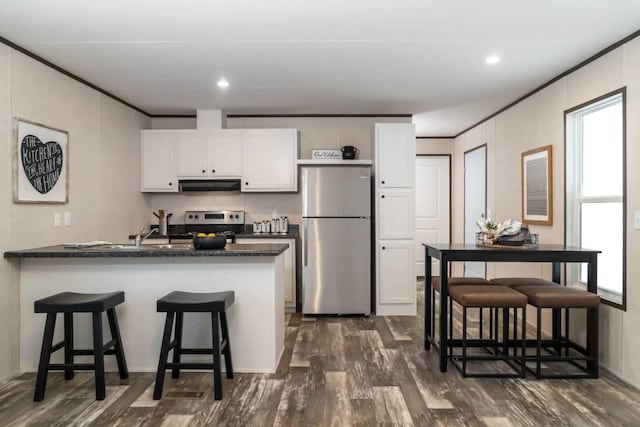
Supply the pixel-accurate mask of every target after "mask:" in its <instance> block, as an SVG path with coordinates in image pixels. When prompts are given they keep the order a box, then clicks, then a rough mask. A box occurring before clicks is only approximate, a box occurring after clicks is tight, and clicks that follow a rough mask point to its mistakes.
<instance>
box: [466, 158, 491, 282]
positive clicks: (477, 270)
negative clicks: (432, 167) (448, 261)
mask: <svg viewBox="0 0 640 427" xmlns="http://www.w3.org/2000/svg"><path fill="white" fill-rule="evenodd" d="M486 212H487V146H486V145H483V146H480V147H478V148H475V149H473V150H471V151H467V152H466V153H465V154H464V242H465V243H468V244H475V241H476V232H477V231H478V226H477V225H476V221H477V220H479V219H481V218H484V217H485V216H486ZM485 267H486V265H485V263H484V262H465V263H464V275H465V277H485V276H486V272H485Z"/></svg>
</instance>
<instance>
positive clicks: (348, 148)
mask: <svg viewBox="0 0 640 427" xmlns="http://www.w3.org/2000/svg"><path fill="white" fill-rule="evenodd" d="M340 150H341V151H342V158H343V159H345V160H353V159H355V158H356V153H357V152H358V149H357V148H356V147H354V146H353V145H345V146H344V147H342V148H341V149H340Z"/></svg>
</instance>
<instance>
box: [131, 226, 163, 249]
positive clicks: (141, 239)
mask: <svg viewBox="0 0 640 427" xmlns="http://www.w3.org/2000/svg"><path fill="white" fill-rule="evenodd" d="M156 231H158V229H157V228H152V229H151V231H149V232H148V233H147V234H145V235H144V236H143V235H142V233H143V232H144V228H143V229H142V230H140V232H139V233H138V234H137V235H136V246H140V245H141V244H142V242H144V241H145V240H146V239H147V238H148V237H149V236H151V235H152V234H153V233H155V232H156Z"/></svg>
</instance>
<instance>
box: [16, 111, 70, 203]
mask: <svg viewBox="0 0 640 427" xmlns="http://www.w3.org/2000/svg"><path fill="white" fill-rule="evenodd" d="M16 121H17V129H16V134H17V140H16V150H15V155H14V162H13V169H14V180H13V182H14V185H13V200H14V202H16V203H67V202H68V173H69V134H68V133H67V132H65V131H63V130H59V129H54V128H51V127H48V126H44V125H41V124H37V123H32V122H29V121H27V120H23V119H16Z"/></svg>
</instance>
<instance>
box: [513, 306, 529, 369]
mask: <svg viewBox="0 0 640 427" xmlns="http://www.w3.org/2000/svg"><path fill="white" fill-rule="evenodd" d="M514 356H515V355H514ZM521 362H522V364H521V366H522V378H524V377H525V376H526V374H527V307H526V306H525V307H523V308H522V360H521Z"/></svg>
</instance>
